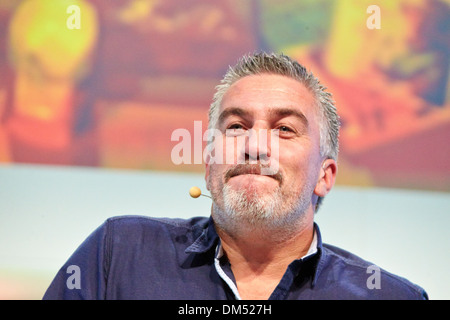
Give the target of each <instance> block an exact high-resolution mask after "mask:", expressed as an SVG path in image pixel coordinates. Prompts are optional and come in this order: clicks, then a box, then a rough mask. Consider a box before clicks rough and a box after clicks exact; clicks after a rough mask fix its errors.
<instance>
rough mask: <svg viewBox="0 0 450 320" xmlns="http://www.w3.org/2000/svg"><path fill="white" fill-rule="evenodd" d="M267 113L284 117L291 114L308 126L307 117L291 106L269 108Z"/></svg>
mask: <svg viewBox="0 0 450 320" xmlns="http://www.w3.org/2000/svg"><path fill="white" fill-rule="evenodd" d="M269 115H270V116H272V117H273V116H276V117H279V118H286V117H290V116H293V117H296V118H297V119H299V120H300V122H301V123H302V124H303V125H304V126H305V127H308V119H307V118H306V116H305V115H304V114H303V113H302V112H300V111H298V110H296V109H293V108H271V109H270V110H269Z"/></svg>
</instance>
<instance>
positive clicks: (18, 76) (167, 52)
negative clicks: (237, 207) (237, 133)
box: [0, 0, 450, 219]
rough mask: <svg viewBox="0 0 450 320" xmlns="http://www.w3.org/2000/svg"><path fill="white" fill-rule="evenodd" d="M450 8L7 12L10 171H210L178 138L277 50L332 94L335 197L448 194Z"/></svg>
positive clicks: (1, 117) (2, 134) (2, 106)
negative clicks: (251, 59) (188, 158)
mask: <svg viewBox="0 0 450 320" xmlns="http://www.w3.org/2000/svg"><path fill="white" fill-rule="evenodd" d="M449 4H450V1H448V0H398V1H380V0H346V1H335V0H301V1H292V0H291V1H288V0H281V1H280V0H276V1H275V0H260V1H257V0H248V1H241V0H215V1H210V0H189V1H176V0H164V1H163V0H114V1H111V0H24V1H20V0H0V163H2V164H3V165H6V166H9V167H13V166H15V165H24V164H26V165H43V166H62V167H67V166H69V167H77V168H79V167H81V168H93V169H95V168H97V169H130V170H136V171H139V172H149V171H151V172H153V171H158V172H159V171H162V172H192V173H201V172H202V171H203V165H200V164H196V165H194V164H182V165H176V164H174V163H173V161H172V160H171V150H172V148H173V147H174V146H175V144H176V143H177V142H174V141H172V140H171V135H172V132H173V131H174V130H176V129H179V128H184V129H187V130H189V131H190V132H191V133H192V135H193V134H194V121H203V130H206V128H207V122H206V121H207V110H208V107H209V104H210V103H211V98H212V95H213V93H214V87H215V86H216V85H217V84H218V83H219V81H220V79H221V77H222V76H223V74H224V73H225V71H226V70H227V68H228V66H229V65H230V64H234V63H235V62H236V60H237V59H238V57H240V56H241V55H242V54H245V53H249V52H254V51H259V50H265V51H274V52H283V53H285V54H287V55H290V56H291V57H293V58H295V59H296V60H298V61H299V62H300V63H303V64H304V65H305V66H306V67H307V68H308V69H310V70H311V71H312V72H313V73H314V74H316V75H317V76H318V77H319V78H320V79H321V82H322V83H323V84H324V85H325V86H326V87H328V89H329V91H330V92H332V93H333V94H334V98H335V101H336V105H337V108H338V111H339V113H340V115H341V120H342V130H341V153H340V157H339V162H340V171H339V177H338V181H337V183H338V185H341V186H358V187H359V186H363V187H382V188H407V189H415V190H428V191H439V192H445V193H446V192H449V191H450V160H449V156H450V143H449V138H450V99H449V90H448V88H449V81H448V80H449V79H448V78H449V60H450V54H449V50H450V19H449V17H450V9H449V8H450V7H449ZM73 5H75V7H73ZM371 5H376V6H378V8H379V16H374V15H375V14H376V12H375V11H370V10H368V8H369V6H371ZM71 6H72V7H71ZM377 18H379V20H378V27H377V28H371V27H370V25H369V21H372V22H373V21H374V20H373V19H375V20H376V19H377ZM375 22H377V21H375ZM0 183H6V187H7V186H8V184H7V182H5V181H3V182H0ZM0 201H8V200H6V199H1V200H0ZM204 214H207V213H204ZM2 219H3V218H2Z"/></svg>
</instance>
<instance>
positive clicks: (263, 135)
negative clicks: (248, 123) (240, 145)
mask: <svg viewBox="0 0 450 320" xmlns="http://www.w3.org/2000/svg"><path fill="white" fill-rule="evenodd" d="M270 145H271V135H270V130H267V129H264V128H256V129H255V128H252V129H250V130H248V135H247V136H246V140H245V160H246V162H249V163H258V162H261V163H262V164H267V162H268V161H269V158H270V154H271V147H270Z"/></svg>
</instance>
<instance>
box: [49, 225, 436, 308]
mask: <svg viewBox="0 0 450 320" xmlns="http://www.w3.org/2000/svg"><path fill="white" fill-rule="evenodd" d="M315 232H316V237H317V252H316V253H314V254H312V255H309V256H307V257H305V258H303V259H298V260H294V261H293V262H292V263H291V264H290V265H289V266H288V268H287V270H286V272H285V274H284V276H283V278H282V279H281V281H280V283H279V284H278V286H277V287H276V288H275V290H274V291H273V293H272V295H271V296H270V299H276V300H281V299H303V300H309V299H427V298H428V297H427V294H426V292H425V291H424V290H423V289H422V288H420V287H419V286H417V285H415V284H413V283H411V282H409V281H408V280H406V279H404V278H401V277H399V276H396V275H393V274H391V273H388V272H386V271H385V270H383V269H380V268H378V267H376V266H374V265H373V264H371V263H369V262H366V261H364V260H362V259H361V258H359V257H357V256H355V255H353V254H351V253H349V252H347V251H344V250H342V249H339V248H337V247H334V246H331V245H328V244H323V243H322V240H321V236H320V231H319V228H318V226H317V225H315ZM219 245H220V238H219V236H218V235H217V233H216V230H215V227H214V222H213V220H212V219H211V218H206V217H196V218H192V219H187V220H184V219H167V218H149V217H142V216H121V217H114V218H110V219H108V220H107V221H106V222H105V223H104V224H102V225H101V226H100V227H99V228H98V229H97V230H95V231H94V232H93V233H92V234H91V235H90V236H89V237H88V238H87V239H86V240H85V241H84V242H83V243H82V244H81V245H80V247H79V248H78V249H77V250H76V251H75V252H74V253H73V255H72V256H71V257H70V258H69V260H68V261H67V262H66V264H65V265H64V266H63V267H62V268H61V269H60V270H59V272H58V273H57V275H56V277H55V278H54V280H53V281H52V283H51V285H50V287H49V288H48V289H47V291H46V293H45V295H44V299H168V300H174V299H176V300H181V299H183V300H193V299H204V300H216V299H236V298H238V295H237V294H236V290H235V289H234V290H233V288H235V279H234V277H233V273H232V271H231V266H230V264H229V263H228V260H227V259H226V255H223V256H221V257H220V256H218V255H217V254H218V248H219Z"/></svg>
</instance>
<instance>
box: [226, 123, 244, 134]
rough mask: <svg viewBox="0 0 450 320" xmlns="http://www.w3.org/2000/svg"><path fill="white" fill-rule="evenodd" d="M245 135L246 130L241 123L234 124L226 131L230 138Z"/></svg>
mask: <svg viewBox="0 0 450 320" xmlns="http://www.w3.org/2000/svg"><path fill="white" fill-rule="evenodd" d="M244 133H245V128H244V126H243V125H242V124H240V123H233V124H231V125H229V126H228V127H227V129H226V130H225V135H226V136H228V137H232V136H237V135H241V134H244Z"/></svg>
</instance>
